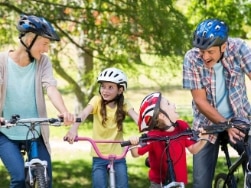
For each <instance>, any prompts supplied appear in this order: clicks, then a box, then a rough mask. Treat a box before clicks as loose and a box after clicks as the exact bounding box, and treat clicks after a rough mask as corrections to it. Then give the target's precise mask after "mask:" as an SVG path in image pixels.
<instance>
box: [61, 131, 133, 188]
mask: <svg viewBox="0 0 251 188" xmlns="http://www.w3.org/2000/svg"><path fill="white" fill-rule="evenodd" d="M64 140H66V138H64ZM74 141H75V142H77V141H88V142H89V143H91V145H92V147H93V149H94V150H95V152H96V153H97V155H98V157H100V158H102V159H105V160H109V165H108V166H107V170H108V172H109V188H115V187H116V180H115V173H116V172H115V169H114V161H115V160H119V159H123V158H125V157H126V154H127V152H128V151H129V146H128V147H126V148H125V149H124V151H123V152H122V154H120V155H115V154H109V155H103V154H102V153H101V152H100V151H99V148H98V146H97V145H98V144H105V143H117V144H120V143H121V142H122V141H115V140H93V139H92V138H89V137H79V136H78V137H76V138H75V140H74Z"/></svg>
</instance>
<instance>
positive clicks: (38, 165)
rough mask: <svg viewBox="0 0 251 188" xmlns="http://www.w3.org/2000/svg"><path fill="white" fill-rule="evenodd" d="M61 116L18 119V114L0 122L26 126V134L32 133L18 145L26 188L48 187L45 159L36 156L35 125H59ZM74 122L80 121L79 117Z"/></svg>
mask: <svg viewBox="0 0 251 188" xmlns="http://www.w3.org/2000/svg"><path fill="white" fill-rule="evenodd" d="M62 122H63V119H62V118H28V119H20V116H19V115H13V116H12V118H11V119H10V120H6V121H5V122H1V126H0V128H11V127H14V126H25V127H27V136H28V135H32V138H31V139H28V138H27V139H26V143H25V144H23V145H21V146H20V151H21V153H22V154H23V156H24V157H25V156H26V157H25V159H24V160H25V166H24V167H25V172H26V187H27V188H48V187H49V181H51V180H50V179H49V178H48V173H47V161H43V160H41V159H39V157H38V144H37V139H38V135H39V134H38V132H37V129H36V127H37V126H49V125H50V126H61V123H62ZM76 122H81V119H80V118H77V119H76Z"/></svg>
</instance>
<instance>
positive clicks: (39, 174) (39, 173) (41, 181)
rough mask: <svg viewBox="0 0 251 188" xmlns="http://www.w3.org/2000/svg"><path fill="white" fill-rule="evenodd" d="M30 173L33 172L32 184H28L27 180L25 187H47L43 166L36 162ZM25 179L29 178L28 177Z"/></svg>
mask: <svg viewBox="0 0 251 188" xmlns="http://www.w3.org/2000/svg"><path fill="white" fill-rule="evenodd" d="M32 173H33V179H34V184H33V185H30V184H29V182H27V183H26V187H27V188H48V187H49V186H48V180H46V178H45V176H44V167H43V166H42V165H40V164H37V165H36V166H35V167H33V169H32ZM27 175H28V174H27ZM28 176H29V175H28ZM47 177H48V176H47ZM27 179H29V177H28V178H27Z"/></svg>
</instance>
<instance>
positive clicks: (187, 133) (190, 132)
mask: <svg viewBox="0 0 251 188" xmlns="http://www.w3.org/2000/svg"><path fill="white" fill-rule="evenodd" d="M199 133H200V132H199V131H196V130H193V129H190V128H188V129H187V130H185V131H183V132H181V133H179V134H176V135H173V136H149V135H147V134H142V135H141V136H140V137H139V144H140V145H142V144H144V143H146V142H148V141H170V140H175V139H177V138H179V137H182V136H191V139H192V140H196V141H197V140H198V139H199ZM129 145H131V142H130V141H129V140H128V141H123V142H121V146H122V147H124V146H129Z"/></svg>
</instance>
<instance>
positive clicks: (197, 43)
mask: <svg viewBox="0 0 251 188" xmlns="http://www.w3.org/2000/svg"><path fill="white" fill-rule="evenodd" d="M227 38H228V26H227V25H226V23H225V22H223V21H221V20H218V19H207V20H204V21H202V22H201V23H200V24H199V25H198V26H197V28H196V30H195V31H194V36H193V46H194V47H197V48H200V49H208V48H210V47H212V46H221V45H222V44H223V43H224V42H226V41H227Z"/></svg>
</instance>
